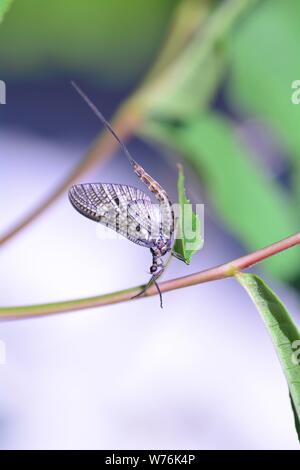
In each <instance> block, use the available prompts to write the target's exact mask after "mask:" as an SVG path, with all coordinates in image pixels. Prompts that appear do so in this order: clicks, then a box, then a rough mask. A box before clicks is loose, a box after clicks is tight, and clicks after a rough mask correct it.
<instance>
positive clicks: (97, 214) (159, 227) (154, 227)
mask: <svg viewBox="0 0 300 470" xmlns="http://www.w3.org/2000/svg"><path fill="white" fill-rule="evenodd" d="M71 83H72V85H73V87H74V88H75V89H76V91H77V92H78V93H79V94H80V96H81V97H82V98H83V99H84V101H85V102H86V103H87V104H88V106H89V107H90V108H91V109H92V111H93V112H94V113H95V114H96V116H97V117H98V118H99V119H100V121H101V122H102V124H104V125H105V127H106V128H107V129H108V130H109V132H111V134H112V135H113V136H114V137H115V139H116V140H117V141H118V143H119V144H120V146H121V148H122V150H123V152H124V154H125V155H126V156H127V158H128V160H129V162H130V164H131V166H132V168H133V171H134V172H135V173H136V175H137V176H138V177H139V179H140V180H141V181H142V182H143V183H144V184H145V185H146V186H147V188H148V189H149V191H150V192H151V193H152V194H154V196H155V198H156V199H157V201H158V203H157V204H154V203H153V202H152V201H151V199H150V198H149V196H148V195H147V194H145V193H144V192H143V191H141V190H140V189H137V188H134V187H132V186H128V185H124V184H109V183H87V184H76V185H75V186H72V187H71V189H70V190H69V198H70V201H71V203H72V205H73V206H74V207H75V209H77V211H78V212H80V213H81V214H82V215H84V216H85V217H88V218H89V219H92V220H94V221H96V222H100V223H102V224H104V225H106V226H107V227H109V228H111V229H113V230H115V231H116V232H117V233H120V234H121V235H123V236H125V237H126V238H128V239H129V240H131V241H132V242H134V243H137V244H138V245H141V246H144V247H146V248H150V251H151V254H152V265H151V267H150V274H151V278H150V280H149V282H148V284H147V285H146V286H145V287H144V288H143V289H142V290H141V292H140V293H139V294H138V295H137V296H140V295H142V294H144V293H145V292H146V290H147V289H148V287H149V286H150V285H151V284H152V283H154V284H155V286H156V288H157V291H158V293H159V296H160V306H161V307H162V295H161V291H160V289H159V285H158V284H157V279H158V277H159V276H160V275H161V274H162V272H163V270H164V263H163V257H164V256H165V255H166V254H167V253H168V252H169V251H170V250H171V240H172V236H173V233H174V211H173V208H172V203H171V201H170V199H169V196H168V194H167V192H166V191H165V190H164V189H163V188H162V187H161V185H160V184H159V183H158V182H157V181H155V180H154V178H152V176H150V175H149V174H148V173H146V171H145V170H144V169H143V168H142V166H141V165H139V164H138V163H137V162H136V161H135V160H134V159H133V157H132V156H131V154H130V152H129V151H128V149H127V147H126V146H125V144H124V143H123V142H122V141H121V139H120V138H119V137H118V135H117V134H116V132H115V131H114V129H113V128H112V126H111V125H110V124H109V122H108V121H107V120H106V119H105V117H104V116H103V115H102V113H101V112H100V111H99V109H98V108H97V107H96V106H95V104H94V103H93V102H92V101H91V100H90V99H89V98H88V96H87V95H86V94H85V93H84V92H83V91H82V90H81V88H79V86H78V85H77V84H76V83H74V82H71ZM137 296H136V297H137Z"/></svg>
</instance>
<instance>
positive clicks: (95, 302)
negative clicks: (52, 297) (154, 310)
mask: <svg viewBox="0 0 300 470" xmlns="http://www.w3.org/2000/svg"><path fill="white" fill-rule="evenodd" d="M299 243H300V233H297V234H296V235H292V236H290V237H288V238H285V239H283V240H280V241H279V242H276V243H273V244H272V245H269V246H267V247H265V248H262V249H261V250H258V251H255V252H253V253H250V254H248V255H246V256H242V257H241V258H237V259H235V260H233V261H231V262H229V263H225V264H222V265H220V266H216V267H214V268H211V269H207V270H205V271H201V272H198V273H195V274H190V275H189V276H184V277H180V278H177V279H172V280H169V281H164V282H162V283H160V289H161V291H162V292H169V291H172V290H175V289H181V288H183V287H188V286H193V285H196V284H202V283H204V282H210V281H216V280H219V279H225V278H228V277H232V276H234V275H235V274H236V273H237V272H238V271H242V270H244V269H247V268H250V267H251V266H254V265H255V264H257V263H260V262H261V261H263V260H265V259H267V258H269V257H270V256H273V255H275V254H277V253H280V252H282V251H284V250H287V249H288V248H291V247H293V246H295V245H298V244H299ZM141 288H142V286H137V287H133V288H131V289H127V290H124V291H119V292H115V293H112V294H106V295H101V296H96V297H90V298H86V299H79V300H71V301H66V302H56V303H52V304H41V305H32V306H24V307H1V308H0V319H1V320H15V319H21V318H32V317H39V316H43V315H50V314H55V313H62V312H69V311H74V310H82V309H86V308H93V307H102V306H104V305H112V304H115V303H120V302H126V301H129V300H132V297H133V296H134V295H136V294H137V293H138V292H139V291H140V289H141ZM152 295H157V290H156V288H155V287H154V286H152V287H150V288H149V290H148V291H147V292H146V293H145V294H144V295H143V296H141V297H138V298H137V299H134V300H138V299H140V298H142V297H148V296H152Z"/></svg>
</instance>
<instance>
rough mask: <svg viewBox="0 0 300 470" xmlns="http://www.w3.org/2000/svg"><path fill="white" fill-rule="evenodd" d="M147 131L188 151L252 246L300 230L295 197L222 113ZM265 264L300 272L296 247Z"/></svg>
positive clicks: (281, 272)
mask: <svg viewBox="0 0 300 470" xmlns="http://www.w3.org/2000/svg"><path fill="white" fill-rule="evenodd" d="M147 132H148V136H151V137H154V138H156V139H158V140H159V141H160V142H161V143H165V144H167V145H168V146H169V147H171V148H173V149H176V150H177V151H179V152H180V153H182V154H183V155H184V156H185V158H186V159H187V161H188V162H189V163H190V164H191V165H192V166H193V168H194V169H195V170H196V172H197V174H198V176H199V178H200V179H201V181H202V184H203V186H204V187H205V189H206V193H207V197H208V200H209V201H210V202H211V203H212V204H213V205H214V207H215V210H216V212H217V214H218V216H219V217H220V218H221V220H222V221H223V222H224V224H225V225H227V226H228V227H230V229H231V231H232V233H234V234H235V235H236V237H237V238H238V239H239V240H241V241H242V242H243V244H244V245H245V246H247V247H248V248H249V249H250V250H256V249H257V248H259V247H263V246H266V245H268V244H270V243H272V242H274V241H276V240H280V239H281V238H284V237H286V236H288V235H290V234H293V233H295V232H297V231H298V230H299V227H298V224H297V211H296V208H295V202H294V201H293V199H292V198H291V197H290V196H289V194H288V193H287V191H285V190H284V188H282V187H281V186H280V185H279V184H278V183H277V182H276V181H275V180H272V179H270V178H269V177H268V176H267V175H266V174H265V173H264V170H263V167H262V166H259V165H257V164H255V163H254V161H253V158H251V153H250V151H249V149H247V147H246V144H245V143H243V141H242V139H241V137H240V136H239V135H238V132H237V131H236V129H235V128H234V126H233V124H232V123H230V121H229V120H228V119H226V118H225V117H223V116H222V115H220V114H217V113H207V114H205V115H203V116H201V117H198V118H195V119H193V120H190V121H189V123H188V124H187V125H185V126H183V127H175V128H174V127H172V126H169V127H168V126H167V125H166V124H165V125H154V124H152V127H151V128H150V126H149V127H148V129H147ZM265 265H266V266H268V267H269V268H270V269H271V270H272V273H273V274H274V275H276V276H278V277H281V278H284V279H288V278H289V277H290V276H295V275H296V274H297V273H298V272H299V258H298V256H295V252H294V250H289V251H287V252H284V253H281V254H278V255H277V256H275V257H272V258H270V259H269V260H267V261H265Z"/></svg>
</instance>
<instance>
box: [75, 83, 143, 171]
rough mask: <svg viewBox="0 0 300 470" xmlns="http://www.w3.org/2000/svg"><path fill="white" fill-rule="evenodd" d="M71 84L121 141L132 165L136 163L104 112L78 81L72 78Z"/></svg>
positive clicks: (122, 147) (118, 140)
mask: <svg viewBox="0 0 300 470" xmlns="http://www.w3.org/2000/svg"><path fill="white" fill-rule="evenodd" d="M71 85H72V86H73V88H75V90H76V91H77V93H78V94H79V95H80V96H81V98H82V99H83V100H84V101H85V102H86V104H87V105H88V106H89V107H90V108H91V110H92V111H93V113H94V114H95V115H96V116H97V118H98V119H100V121H101V122H102V124H104V126H105V127H106V128H107V129H108V131H109V132H110V133H111V134H112V135H113V136H114V138H115V139H116V140H117V142H119V144H120V146H121V149H122V150H123V152H124V154H125V155H126V157H127V158H128V160H129V162H130V163H131V165H134V164H135V163H136V161H135V160H134V159H133V157H132V155H131V154H130V152H129V150H128V149H127V147H126V145H125V144H124V142H122V140H121V139H120V137H119V136H118V134H117V133H116V131H114V129H113V128H112V126H111V125H110V124H109V122H108V121H107V120H106V119H105V117H104V116H103V114H102V113H101V112H100V110H99V109H98V108H97V106H96V105H95V104H94V103H93V102H92V100H91V99H90V98H89V97H88V96H87V95H86V94H85V93H84V91H83V90H82V89H81V88H80V87H79V86H78V85H77V83H76V82H74V81H73V80H71Z"/></svg>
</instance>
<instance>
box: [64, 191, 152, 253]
mask: <svg viewBox="0 0 300 470" xmlns="http://www.w3.org/2000/svg"><path fill="white" fill-rule="evenodd" d="M69 198H70V201H71V203H72V205H73V206H74V207H75V209H77V211H78V212H80V213H81V214H82V215H84V216H85V217H87V218H89V219H92V220H94V221H96V222H100V223H101V224H103V225H105V226H106V227H109V228H111V229H113V230H115V231H116V232H117V233H120V234H121V235H123V236H124V237H126V238H128V239H129V240H131V241H132V242H134V243H137V244H138V245H142V246H145V247H150V246H151V244H152V240H151V236H150V234H149V232H148V231H147V230H146V229H145V228H144V227H142V226H141V224H140V223H139V221H137V220H136V219H135V217H134V216H133V215H132V214H129V210H128V209H129V204H130V203H132V202H135V201H136V200H141V201H142V200H144V201H147V202H148V203H150V204H151V200H150V198H149V197H148V196H147V195H146V194H145V193H144V192H143V191H141V190H140V189H137V188H134V187H132V186H127V185H122V184H109V183H87V184H77V185H75V186H72V187H71V189H70V190H69Z"/></svg>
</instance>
